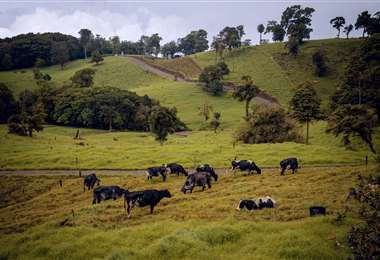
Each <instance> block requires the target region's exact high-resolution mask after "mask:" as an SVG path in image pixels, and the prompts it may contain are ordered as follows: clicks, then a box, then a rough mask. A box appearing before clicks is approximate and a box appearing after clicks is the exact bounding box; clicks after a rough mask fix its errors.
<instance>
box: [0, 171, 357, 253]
mask: <svg viewBox="0 0 380 260" xmlns="http://www.w3.org/2000/svg"><path fill="white" fill-rule="evenodd" d="M363 171H364V170H363V169H362V168H357V167H356V168H355V167H354V168H352V167H350V168H342V167H340V168H330V169H320V168H315V169H313V168H309V169H300V170H299V172H298V173H297V174H296V175H289V174H288V175H285V176H280V175H279V174H278V171H277V170H267V171H265V172H264V173H263V174H262V175H260V176H258V175H255V176H247V175H244V174H238V175H237V176H232V175H230V174H223V175H222V176H221V178H220V180H218V182H216V183H213V186H212V188H211V189H209V190H208V189H207V190H206V191H204V192H200V191H199V189H196V190H195V191H194V192H193V194H186V195H185V194H182V193H180V192H179V189H180V187H181V185H182V184H183V182H184V178H183V177H174V176H172V177H169V178H168V181H167V182H165V183H163V182H161V181H160V180H158V179H155V180H153V181H147V180H146V179H145V176H143V175H133V174H121V175H108V174H107V175H104V174H102V172H98V175H99V176H100V178H101V180H102V185H111V184H114V185H115V184H116V185H120V186H122V187H127V188H129V189H130V190H138V189H146V188H153V189H163V188H166V189H169V190H170V192H171V193H172V195H173V197H172V198H170V199H164V200H162V201H161V202H160V204H159V205H158V206H157V207H156V209H155V212H154V214H153V215H150V214H148V212H149V210H148V209H147V208H135V209H134V210H133V215H132V218H131V219H128V218H127V216H126V214H125V213H124V210H123V202H122V200H117V201H108V202H105V203H102V204H100V205H97V206H96V207H93V206H92V205H91V201H92V198H91V192H88V191H86V192H83V188H82V184H83V179H81V178H79V177H75V176H69V175H66V176H59V175H54V176H53V175H50V176H45V175H43V176H42V175H41V176H39V175H33V176H27V175H3V176H2V182H1V183H0V188H1V191H2V197H3V200H2V201H1V204H0V220H1V221H0V233H1V234H2V235H1V236H0V258H1V259H7V258H12V259H13V258H22V259H31V258H33V259H34V258H39V259H40V258H49V259H63V258H65V259H66V258H69V259H79V258H81V259H93V258H102V259H126V258H127V259H152V258H155V259H178V258H179V257H181V258H183V259H236V258H241V259H252V258H254V259H347V257H348V256H349V253H350V252H349V249H348V247H347V246H346V237H345V234H346V232H347V231H348V229H349V228H350V225H351V224H353V223H356V222H357V219H356V213H355V210H353V209H354V208H355V207H356V206H355V204H353V203H352V201H346V199H345V198H346V194H347V190H348V188H350V187H352V186H353V185H354V183H355V181H356V178H357V174H358V173H359V172H363ZM59 180H63V188H61V187H59V185H58V181H59ZM263 195H270V196H272V197H273V198H274V199H275V200H276V201H277V203H278V207H277V208H276V209H265V210H261V211H256V212H251V213H250V212H244V211H241V212H239V211H236V210H235V207H236V205H237V203H238V201H239V200H240V199H242V198H248V199H249V198H255V197H258V196H263ZM313 205H322V206H325V207H327V210H328V215H327V216H326V217H314V218H309V217H308V207H310V206H313ZM346 207H348V211H347V218H345V219H344V220H343V222H342V223H336V222H335V221H334V220H335V219H336V214H337V213H338V212H343V211H344V209H345V208H346ZM72 210H73V211H74V218H73V217H72V213H71V212H72ZM65 220H66V222H65ZM63 222H65V223H64V224H63ZM336 241H339V242H340V243H341V244H342V245H343V247H339V246H336Z"/></svg>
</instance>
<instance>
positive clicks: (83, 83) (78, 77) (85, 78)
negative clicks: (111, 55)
mask: <svg viewBox="0 0 380 260" xmlns="http://www.w3.org/2000/svg"><path fill="white" fill-rule="evenodd" d="M94 74H95V70H93V69H90V68H86V69H82V70H78V71H77V72H75V74H74V76H72V77H71V81H72V84H73V85H74V86H77V87H80V88H88V87H92V85H93V84H94Z"/></svg>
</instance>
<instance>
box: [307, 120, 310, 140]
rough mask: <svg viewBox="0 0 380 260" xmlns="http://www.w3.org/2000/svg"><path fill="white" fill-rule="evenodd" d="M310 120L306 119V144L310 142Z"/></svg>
mask: <svg viewBox="0 0 380 260" xmlns="http://www.w3.org/2000/svg"><path fill="white" fill-rule="evenodd" d="M309 123H310V122H309V121H306V144H309Z"/></svg>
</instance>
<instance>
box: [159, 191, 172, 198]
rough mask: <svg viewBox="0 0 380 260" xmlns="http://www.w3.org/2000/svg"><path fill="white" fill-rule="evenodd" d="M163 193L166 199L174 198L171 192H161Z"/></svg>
mask: <svg viewBox="0 0 380 260" xmlns="http://www.w3.org/2000/svg"><path fill="white" fill-rule="evenodd" d="M161 193H162V195H163V197H164V198H171V197H172V195H171V194H170V192H169V190H161Z"/></svg>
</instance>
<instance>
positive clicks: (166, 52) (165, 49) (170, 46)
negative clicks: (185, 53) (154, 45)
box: [161, 41, 178, 59]
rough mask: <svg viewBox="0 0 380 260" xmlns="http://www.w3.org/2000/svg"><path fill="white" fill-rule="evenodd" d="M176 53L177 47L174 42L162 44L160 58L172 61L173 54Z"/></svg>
mask: <svg viewBox="0 0 380 260" xmlns="http://www.w3.org/2000/svg"><path fill="white" fill-rule="evenodd" d="M177 51H178V46H177V44H176V43H175V41H171V42H168V43H166V44H164V45H163V46H162V48H161V53H162V56H164V57H165V58H171V59H173V57H174V54H175V53H176V52H177Z"/></svg>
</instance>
